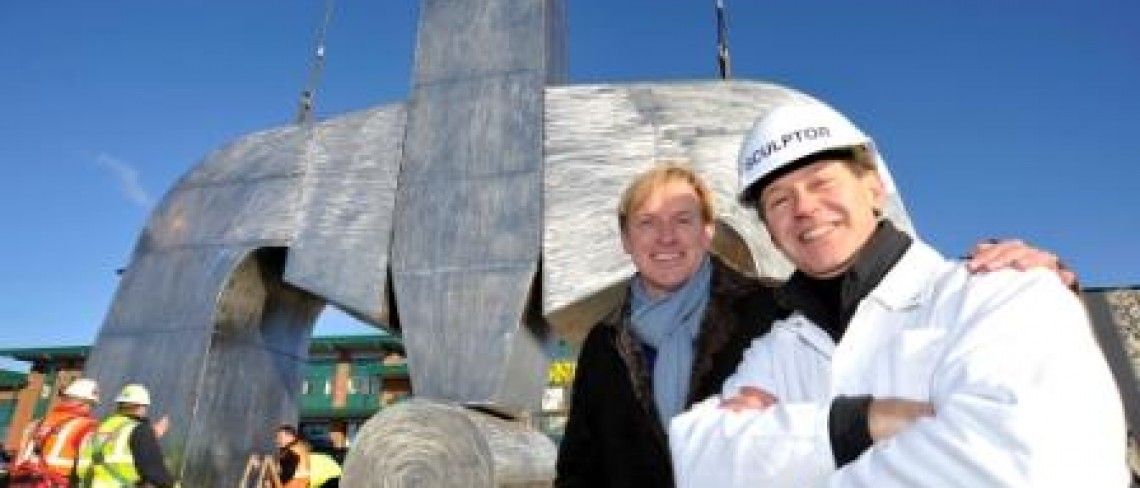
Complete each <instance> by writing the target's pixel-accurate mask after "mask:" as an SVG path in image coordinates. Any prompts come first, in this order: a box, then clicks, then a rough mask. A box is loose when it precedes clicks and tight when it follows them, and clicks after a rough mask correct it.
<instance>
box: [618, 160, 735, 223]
mask: <svg viewBox="0 0 1140 488" xmlns="http://www.w3.org/2000/svg"><path fill="white" fill-rule="evenodd" d="M673 181H683V182H685V183H688V184H689V186H691V187H692V188H693V192H694V193H696V194H697V199H698V200H699V201H700V204H701V219H703V220H704V221H705V223H709V222H712V221H713V219H714V215H715V212H714V208H713V197H712V191H711V190H709V186H708V184H706V183H705V181H704V179H702V178H701V177H700V176H698V175H697V173H696V172H695V171H693V169H692V168H690V167H689V165H688V164H687V162H686V161H684V160H666V161H662V162H661V163H660V164H658V165H656V166H654V167H653V168H652V169H650V170H648V171H646V172H644V173H641V174H640V175H638V176H637V177H636V178H634V179H633V181H631V182H630V183H629V186H627V187H626V188H625V191H624V192H622V195H621V200H619V201H618V208H617V213H618V226H619V227H620V228H621V230H622V231H625V229H626V225H627V224H628V223H629V214H630V213H631V212H633V211H634V210H636V209H638V208H639V207H641V205H642V204H643V203H645V200H647V199H648V198H649V196H650V195H652V194H653V192H654V191H656V190H657V189H658V188H661V187H663V186H665V185H666V184H669V183H671V182H673Z"/></svg>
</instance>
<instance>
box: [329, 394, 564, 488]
mask: <svg viewBox="0 0 1140 488" xmlns="http://www.w3.org/2000/svg"><path fill="white" fill-rule="evenodd" d="M556 455H557V449H556V447H555V446H554V443H553V442H552V441H551V440H550V439H549V438H548V437H546V435H544V434H543V433H541V432H539V431H537V430H535V429H534V428H532V427H530V426H528V425H527V424H526V423H525V422H522V421H518V420H509V419H503V418H500V417H496V416H493V415H490V414H487V413H483V412H479V411H475V410H471V409H469V408H465V407H462V406H458V405H455V404H447V403H439V402H433V401H430V400H423V399H415V400H411V401H408V402H404V403H401V404H399V405H396V406H394V407H391V408H388V409H385V410H383V411H381V412H380V413H378V414H376V415H375V416H374V417H372V418H371V419H369V420H368V422H367V423H365V424H364V426H363V427H361V429H360V432H358V433H357V436H356V440H355V441H354V442H353V446H352V449H350V450H349V454H348V458H347V459H346V460H345V463H344V474H343V476H342V478H341V483H340V486H342V487H345V488H374V487H404V486H408V487H441V488H443V487H452V486H454V487H468V488H481V487H548V486H551V483H552V482H553V480H554V460H555V457H556Z"/></svg>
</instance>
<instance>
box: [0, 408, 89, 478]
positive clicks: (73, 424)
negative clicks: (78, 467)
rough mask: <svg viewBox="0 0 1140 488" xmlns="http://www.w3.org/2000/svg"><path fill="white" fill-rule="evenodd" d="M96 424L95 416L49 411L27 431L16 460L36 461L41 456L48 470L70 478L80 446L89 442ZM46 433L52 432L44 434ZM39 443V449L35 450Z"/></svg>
mask: <svg viewBox="0 0 1140 488" xmlns="http://www.w3.org/2000/svg"><path fill="white" fill-rule="evenodd" d="M94 424H95V421H94V420H93V419H90V418H87V417H83V416H78V415H75V414H74V413H70V412H52V413H49V414H48V415H47V416H46V417H44V419H43V420H41V421H40V422H39V423H37V424H33V425H32V426H30V427H29V429H28V431H27V432H26V433H25V436H24V437H25V439H27V440H26V441H25V443H24V445H23V446H22V447H21V449H20V453H19V455H18V456H17V464H19V462H20V461H22V460H27V461H30V462H36V461H35V459H36V458H37V457H42V459H43V462H44V464H45V465H47V467H48V469H49V470H51V471H52V472H53V473H55V474H56V475H58V476H60V477H62V478H67V477H68V476H70V475H71V470H72V469H73V468H74V467H75V463H76V459H75V458H76V456H78V454H79V452H78V451H79V450H78V446H80V445H81V443H83V442H86V440H87V438H88V437H89V434H90V433H91V431H92V430H93V429H94V427H95V426H94ZM44 433H48V434H49V435H46V436H44V435H43V434H44ZM37 444H39V446H38V447H39V448H40V450H39V452H36V447H37Z"/></svg>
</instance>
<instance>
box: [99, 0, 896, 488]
mask: <svg viewBox="0 0 1140 488" xmlns="http://www.w3.org/2000/svg"><path fill="white" fill-rule="evenodd" d="M563 18H564V15H563V8H562V4H561V1H560V0H466V1H462V2H457V1H446V0H424V1H423V2H422V7H421V19H420V30H419V39H418V46H417V51H416V62H415V74H414V78H413V79H414V82H413V87H412V90H411V97H410V99H409V100H408V101H407V102H406V103H402V104H392V105H385V106H380V107H376V108H371V109H367V110H363V111H359V112H355V113H350V114H346V115H343V116H339V117H335V118H332V119H330V120H327V121H324V122H321V123H317V124H307V125H301V126H288V127H281V128H276V129H271V130H267V131H264V132H260V133H256V134H251V135H248V136H245V137H242V138H241V139H239V140H237V141H236V142H234V143H232V144H230V145H229V146H227V147H224V148H222V149H220V150H218V151H216V152H214V153H212V154H211V155H209V156H208V157H207V158H206V159H205V160H204V161H203V162H202V163H201V164H199V165H198V166H197V167H195V168H194V169H192V170H191V171H190V172H189V173H188V174H186V175H185V176H184V177H183V178H182V179H181V180H180V181H179V182H178V184H177V185H176V186H175V188H173V189H172V190H171V191H170V192H169V193H168V194H167V195H166V197H165V198H164V200H163V201H162V203H161V205H160V206H159V208H158V209H157V210H156V211H155V213H154V215H153V216H152V217H151V218H150V220H149V221H148V223H147V225H146V228H145V229H144V230H143V233H142V235H141V237H140V238H139V241H138V244H137V247H136V249H135V251H134V256H133V258H132V261H131V263H130V265H129V267H128V268H127V270H126V272H125V273H124V274H123V276H122V281H121V283H120V286H119V289H118V291H117V293H116V296H115V299H114V303H113V304H112V307H111V309H110V311H109V313H108V315H107V318H106V320H105V323H104V324H103V327H102V329H101V330H100V333H99V336H98V338H97V340H96V343H95V347H94V349H93V351H92V355H91V358H90V360H89V362H88V373H89V374H91V375H93V376H94V377H95V378H97V379H99V380H100V381H102V382H104V384H105V385H106V387H107V388H108V389H109V390H110V389H114V388H116V387H117V386H119V385H121V384H123V383H125V382H127V381H140V382H143V383H146V384H148V385H150V386H151V387H152V391H153V396H154V398H155V402H156V405H155V410H156V411H157V412H159V413H160V414H161V413H167V414H169V415H170V416H171V418H172V419H173V420H174V425H173V428H172V429H171V431H170V432H169V433H168V434H167V436H166V438H165V439H164V443H165V444H166V449H167V451H168V452H169V453H170V455H171V456H172V457H173V461H174V463H175V465H176V469H177V472H178V474H179V475H180V476H181V478H182V480H183V485H184V486H203V487H204V486H234V485H236V484H237V483H238V480H239V478H240V476H241V473H242V469H243V467H244V465H245V463H246V460H247V458H248V456H249V455H250V454H251V453H256V452H265V451H267V448H268V443H269V438H268V437H269V436H268V435H267V433H268V432H270V431H271V429H272V426H273V425H274V424H275V423H277V422H280V421H282V420H287V419H295V418H296V409H297V399H298V393H299V392H298V389H299V386H300V383H301V381H300V374H301V371H302V367H303V365H304V361H305V359H306V345H307V341H308V338H309V336H310V334H311V330H312V324H313V322H314V320H315V318H316V317H317V315H318V314H319V312H320V310H321V309H322V307H323V306H324V305H325V304H327V303H331V304H333V305H335V306H337V307H339V308H341V309H342V310H345V311H347V312H348V313H350V314H352V315H354V316H356V317H358V318H360V319H361V320H363V321H365V322H367V323H370V324H373V325H375V326H378V327H389V328H392V329H394V330H398V331H399V332H400V333H402V335H403V338H404V343H405V347H406V349H407V352H408V360H409V369H410V371H411V377H412V384H413V387H414V390H415V395H416V397H417V398H418V399H421V400H416V401H414V402H412V403H410V404H408V405H406V406H403V407H401V408H397V409H392V410H389V411H385V413H383V414H381V418H374V419H373V420H371V421H370V422H369V423H368V424H367V425H366V427H365V429H364V430H363V431H362V432H361V433H360V437H359V438H358V440H357V442H356V444H355V445H354V448H353V453H352V454H351V455H350V459H349V461H348V463H347V466H346V474H345V486H356V487H364V486H378V485H380V484H382V482H383V481H382V479H386V480H388V481H387V482H389V483H391V484H392V485H393V486H398V485H401V484H417V485H418V484H423V485H424V486H451V485H459V486H494V485H499V486H501V485H508V484H510V485H523V484H532V483H538V484H541V483H543V482H546V481H548V480H549V479H550V476H551V474H552V473H551V470H552V460H553V455H554V447H553V445H551V444H550V442H549V441H548V440H546V439H545V438H544V437H543V436H542V435H541V434H539V433H537V432H536V431H534V430H532V429H530V428H528V427H527V426H526V425H525V424H523V423H521V422H516V421H511V420H503V419H501V418H499V417H496V416H491V415H485V414H482V413H478V412H474V411H470V410H466V409H464V408H462V407H461V406H460V405H467V404H477V405H481V406H484V407H486V408H487V409H490V410H493V411H496V412H499V413H506V414H508V415H507V416H508V417H510V414H518V413H522V412H526V411H530V410H534V409H535V408H536V407H537V404H538V399H539V398H540V395H541V391H542V388H543V384H544V382H545V377H546V365H547V358H546V357H545V355H544V353H543V344H544V341H545V340H546V339H547V336H548V333H549V332H550V330H551V329H553V331H555V332H557V333H560V334H562V335H565V336H568V337H571V338H580V337H581V335H582V334H584V332H585V330H586V329H587V328H588V327H589V326H590V325H591V324H592V323H593V322H594V321H595V320H596V319H597V318H598V317H599V316H600V315H601V313H603V312H605V311H606V310H607V308H608V307H609V306H610V305H611V304H612V303H613V301H614V299H615V297H616V292H617V291H619V290H620V289H621V286H622V285H623V284H624V282H625V280H626V279H627V278H628V277H629V275H630V274H631V271H632V269H631V267H630V265H629V264H628V261H627V260H626V258H625V256H624V255H623V254H622V252H621V246H620V245H619V237H618V229H617V226H616V222H615V220H616V219H615V218H614V214H613V212H614V210H613V209H614V207H615V204H616V200H617V197H618V194H619V193H620V191H621V188H622V187H623V186H624V185H625V184H626V182H628V181H629V179H630V178H631V177H632V175H633V174H636V173H638V172H641V171H643V170H644V169H646V168H647V167H649V166H650V165H652V164H654V161H655V160H657V159H661V158H668V157H683V158H687V159H689V160H690V161H692V163H693V165H694V166H695V167H696V168H697V169H698V171H700V172H701V173H702V174H703V175H705V176H706V177H707V178H708V179H709V180H710V181H711V183H712V185H713V187H714V191H715V193H716V199H717V203H718V206H719V209H720V210H719V212H720V213H719V215H718V218H719V223H720V229H719V232H718V234H719V238H718V240H717V242H716V243H715V244H714V247H715V249H716V251H717V252H718V253H720V254H722V255H724V256H725V257H726V258H727V259H728V260H729V261H730V262H733V263H735V264H736V265H737V266H739V267H741V268H744V269H752V270H755V271H756V272H757V273H759V274H763V275H772V276H782V275H784V274H785V273H786V272H787V271H788V267H787V265H786V264H785V263H783V262H782V261H779V260H778V258H777V257H776V256H777V253H775V252H773V251H772V250H771V249H770V248H769V247H768V240H767V238H766V237H765V235H764V231H763V230H762V229H761V228H759V227H758V226H757V225H756V223H755V221H754V219H752V218H751V217H748V216H746V215H745V210H744V209H742V208H740V207H737V206H736V205H735V203H734V202H733V199H732V195H733V194H734V193H735V188H736V177H735V164H734V163H733V161H734V158H735V155H736V149H737V145H738V143H739V140H740V137H741V135H742V134H743V132H744V130H746V129H747V127H746V126H747V124H749V123H750V122H751V121H752V120H753V119H754V118H755V117H756V116H758V115H760V114H761V113H762V112H763V111H765V110H766V109H767V108H768V107H770V106H772V105H774V104H777V103H781V102H784V101H787V100H793V99H801V98H805V95H802V94H800V93H797V92H795V91H793V90H789V89H786V88H782V87H779V86H775V85H771V84H764V83H755V82H723V81H709V82H697V83H672V84H656V83H652V84H631V85H620V86H618V85H596V86H557V84H558V83H560V82H562V81H563V80H564V78H565V72H566V68H565V56H564V50H563V43H564V28H563ZM895 210H896V211H895V212H894V216H896V217H900V218H902V219H903V220H904V221H905V216H903V215H902V213H901V207H898V206H897V200H896V207H895ZM904 225H906V224H904ZM425 419H426V420H425ZM403 442H411V443H418V444H416V445H415V447H416V448H415V449H405V448H404V447H407V446H406V445H405V444H401V443H403ZM425 453H426V454H425ZM408 456H411V457H408ZM415 456H420V458H419V459H415V458H414V457H415ZM425 456H426V458H427V459H424V457H425ZM418 461H423V462H418Z"/></svg>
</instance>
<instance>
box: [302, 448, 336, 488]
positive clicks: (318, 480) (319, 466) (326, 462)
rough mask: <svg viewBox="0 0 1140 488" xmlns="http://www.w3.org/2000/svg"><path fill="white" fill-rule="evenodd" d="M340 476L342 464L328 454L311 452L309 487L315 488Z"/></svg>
mask: <svg viewBox="0 0 1140 488" xmlns="http://www.w3.org/2000/svg"><path fill="white" fill-rule="evenodd" d="M338 476H340V465H339V464H337V463H336V460H335V459H333V458H332V456H329V455H328V454H324V453H320V452H312V453H309V487H310V488H315V487H318V486H321V485H323V484H325V482H326V481H328V480H331V479H333V478H336V477H338Z"/></svg>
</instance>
